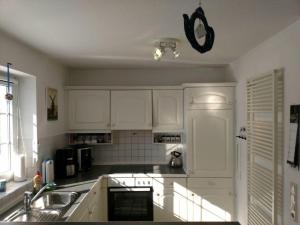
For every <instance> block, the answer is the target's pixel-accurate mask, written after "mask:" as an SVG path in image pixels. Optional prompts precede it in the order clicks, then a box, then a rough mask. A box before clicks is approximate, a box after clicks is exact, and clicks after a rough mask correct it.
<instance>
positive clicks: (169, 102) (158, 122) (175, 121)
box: [153, 90, 183, 132]
mask: <svg viewBox="0 0 300 225" xmlns="http://www.w3.org/2000/svg"><path fill="white" fill-rule="evenodd" d="M182 129H183V91H182V90H153V131H154V132H155V131H158V132H159V131H162V132H168V131H181V130H182Z"/></svg>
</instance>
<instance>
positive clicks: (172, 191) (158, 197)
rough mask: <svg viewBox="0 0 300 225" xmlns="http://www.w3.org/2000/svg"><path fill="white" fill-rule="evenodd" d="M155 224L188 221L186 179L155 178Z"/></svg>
mask: <svg viewBox="0 0 300 225" xmlns="http://www.w3.org/2000/svg"><path fill="white" fill-rule="evenodd" d="M153 206H154V222H176V221H177V222H180V221H187V190H186V179H185V178H153Z"/></svg>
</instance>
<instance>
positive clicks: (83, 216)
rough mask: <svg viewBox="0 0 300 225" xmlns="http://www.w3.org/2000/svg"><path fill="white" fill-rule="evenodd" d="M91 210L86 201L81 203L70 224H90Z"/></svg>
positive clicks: (71, 217)
mask: <svg viewBox="0 0 300 225" xmlns="http://www.w3.org/2000/svg"><path fill="white" fill-rule="evenodd" d="M88 221H89V210H88V204H87V202H86V201H84V200H83V202H81V203H80V205H79V206H78V207H77V208H76V210H75V211H74V212H73V213H72V215H71V216H70V217H69V218H68V222H88Z"/></svg>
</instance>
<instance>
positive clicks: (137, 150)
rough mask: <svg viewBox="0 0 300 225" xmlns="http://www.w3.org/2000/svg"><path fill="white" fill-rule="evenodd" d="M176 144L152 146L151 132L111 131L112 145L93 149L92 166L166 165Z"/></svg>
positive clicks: (176, 148) (177, 147)
mask: <svg viewBox="0 0 300 225" xmlns="http://www.w3.org/2000/svg"><path fill="white" fill-rule="evenodd" d="M180 148H181V146H180V145H177V144H172V145H166V144H153V143H152V132H151V131H113V144H112V145H98V146H95V147H94V150H93V157H94V159H95V160H94V164H105V163H115V164H118V163H145V164H149V163H153V164H155V163H162V162H164V163H168V160H169V158H170V157H169V156H168V155H169V154H170V153H171V151H174V150H177V151H178V150H179V151H180Z"/></svg>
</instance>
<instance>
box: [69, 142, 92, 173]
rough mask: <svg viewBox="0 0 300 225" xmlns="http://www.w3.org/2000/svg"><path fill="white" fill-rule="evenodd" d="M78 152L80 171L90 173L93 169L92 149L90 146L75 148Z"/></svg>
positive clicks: (76, 146) (77, 146)
mask: <svg viewBox="0 0 300 225" xmlns="http://www.w3.org/2000/svg"><path fill="white" fill-rule="evenodd" d="M73 148H74V149H76V151H77V159H78V169H79V171H88V170H89V169H91V167H92V148H91V147H90V146H88V145H75V146H73Z"/></svg>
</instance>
